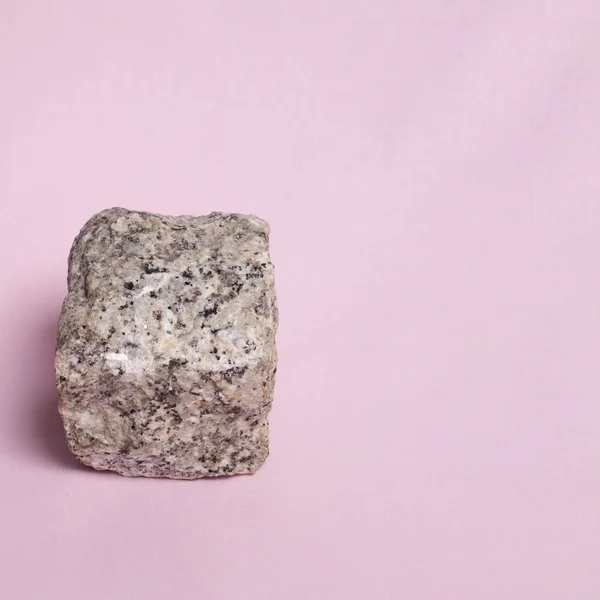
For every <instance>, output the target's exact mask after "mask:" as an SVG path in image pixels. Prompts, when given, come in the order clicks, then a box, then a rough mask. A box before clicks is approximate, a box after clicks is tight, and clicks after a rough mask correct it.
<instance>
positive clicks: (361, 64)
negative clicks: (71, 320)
mask: <svg viewBox="0 0 600 600" xmlns="http://www.w3.org/2000/svg"><path fill="white" fill-rule="evenodd" d="M599 31H600V5H599V4H598V2H597V1H595V0H588V1H586V0H568V1H566V0H563V1H558V0H547V1H533V0H508V1H492V2H489V1H488V2H482V1H480V0H455V1H448V0H424V1H416V0H411V1H406V0H397V1H391V0H390V1H385V0H375V1H373V0H365V1H360V0H356V1H354V0H353V1H346V2H342V1H327V2H324V1H319V0H302V1H298V2H285V1H279V0H276V1H275V0H272V1H267V0H261V1H257V0H252V1H250V0H248V1H232V2H207V1H192V0H188V1H184V0H170V1H166V0H165V1H164V2H160V1H157V0H145V1H141V0H132V1H128V2H121V1H117V0H109V1H104V2H88V1H84V2H80V1H75V0H71V1H67V0H57V1H54V2H43V1H42V0H18V1H17V0H8V1H6V0H4V1H0V82H1V83H0V86H1V92H0V132H1V135H0V204H1V207H0V211H1V215H0V222H1V225H2V231H1V234H0V252H1V263H0V278H1V281H2V285H1V294H0V331H1V342H0V344H1V346H0V360H1V371H0V375H1V379H0V389H1V391H0V598H1V599H2V600H5V599H6V600H20V599H25V600H37V599H40V600H75V599H77V600H79V599H81V598H85V599H87V600H136V599H138V598H143V599H145V600H158V599H163V598H177V599H179V600H187V599H198V598H201V599H207V600H213V599H214V600H271V599H273V600H279V599H281V600H297V599H298V600H299V599H311V600H312V599H343V600H371V599H375V600H379V599H382V600H384V599H394V600H396V599H407V600H438V599H442V600H482V599H483V600H598V598H600V401H599V395H600V368H599V361H600V36H599V35H598V32H599ZM115 205H116V206H125V207H128V208H133V209H142V210H149V211H156V212H162V213H170V214H182V213H193V214H204V213H207V212H210V211H213V210H221V211H237V212H251V213H256V214H258V215H260V216H261V217H263V218H265V219H267V220H268V221H269V222H270V223H271V226H272V257H273V261H274V262H275V264H276V275H277V287H278V295H279V305H280V311H281V325H280V330H279V334H278V346H279V354H280V364H279V372H278V382H277V388H276V401H275V405H274V410H273V412H272V419H271V452H272V454H271V457H270V458H269V459H268V462H267V463H266V464H265V466H264V467H263V469H261V471H260V472H259V473H258V474H257V475H255V476H253V477H242V478H233V479H220V480H213V481H207V480H199V481H192V482H180V481H167V480H144V479H127V478H122V477H119V476H117V475H113V474H103V473H96V472H94V471H91V470H88V469H86V468H84V467H80V466H78V465H77V464H76V462H75V461H74V460H73V459H72V458H71V457H70V455H69V453H68V452H67V450H66V447H65V443H64V438H63V435H62V430H61V425H60V420H59V418H58V416H57V412H56V394H55V390H54V381H53V367H52V360H53V351H54V339H55V331H56V320H57V316H58V313H59V309H60V304H61V301H62V298H63V296H64V294H65V290H66V283H65V275H66V260H67V254H68V251H69V247H70V244H71V241H72V239H73V237H74V236H75V234H76V233H77V232H78V230H79V228H80V227H81V226H82V225H83V223H84V222H85V221H86V220H87V218H88V217H90V216H91V215H92V214H93V213H95V212H97V211H99V210H101V209H103V208H106V207H109V206H115Z"/></svg>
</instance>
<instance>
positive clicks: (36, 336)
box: [12, 295, 85, 469]
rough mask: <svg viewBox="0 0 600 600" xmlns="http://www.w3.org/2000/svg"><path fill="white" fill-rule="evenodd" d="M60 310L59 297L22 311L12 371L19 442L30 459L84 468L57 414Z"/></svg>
mask: <svg viewBox="0 0 600 600" xmlns="http://www.w3.org/2000/svg"><path fill="white" fill-rule="evenodd" d="M60 308H61V299H59V296H58V295H57V297H56V298H55V299H53V301H52V302H46V303H44V305H43V306H42V307H40V306H22V307H21V308H20V310H19V319H18V321H17V323H15V330H18V331H19V332H20V336H19V338H18V339H19V343H18V348H17V352H16V353H15V354H16V361H15V365H14V368H13V372H12V376H13V377H14V378H15V379H14V381H15V382H18V387H17V389H18V392H17V394H16V396H17V398H16V399H17V400H18V407H17V415H18V416H19V422H18V423H16V424H15V431H16V433H17V434H18V437H17V438H16V443H17V445H18V447H19V448H20V449H21V450H22V455H25V456H26V457H27V458H29V459H32V460H35V461H39V462H45V463H50V464H52V465H54V466H55V467H60V468H67V469H85V467H84V466H83V465H81V464H80V463H79V462H78V461H77V460H76V459H75V457H74V456H73V455H72V454H71V452H70V451H69V449H68V447H67V441H66V437H65V432H64V429H63V426H62V420H61V418H60V415H59V413H58V393H57V390H56V383H55V377H54V353H55V350H56V333H57V326H58V317H59V314H60ZM19 324H21V327H20V328H19ZM13 339H16V336H15V338H13Z"/></svg>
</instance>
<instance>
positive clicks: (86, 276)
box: [56, 208, 278, 479]
mask: <svg viewBox="0 0 600 600" xmlns="http://www.w3.org/2000/svg"><path fill="white" fill-rule="evenodd" d="M268 235H269V226H268V224H267V223H266V222H265V221H263V220H261V219H259V218H258V217H255V216H250V215H239V214H224V213H212V214H210V215H208V216H203V217H191V216H183V217H168V216H163V215H156V214H150V213H143V212H133V211H129V210H126V209H123V208H112V209H108V210H105V211H103V212H101V213H99V214H97V215H95V216H94V217H92V218H91V219H90V220H89V221H88V222H87V223H86V225H85V226H84V227H83V229H82V231H81V233H80V234H79V235H78V236H77V238H76V239H75V242H74V244H73V248H72V249H71V254H70V257H69V276H68V283H69V293H68V295H67V297H66V299H65V301H64V305H63V310H62V314H61V317H60V321H59V333H58V345H57V352H56V377H57V385H58V390H59V411H60V414H61V416H62V419H63V422H64V426H65V430H66V434H67V441H68V445H69V448H70V449H71V451H72V452H73V454H75V456H76V457H77V458H78V459H79V460H80V461H81V462H83V463H85V464H86V465H90V466H91V467H94V468H95V469H101V470H104V469H108V470H112V471H116V472H118V473H120V474H122V475H132V476H135V475H141V476H148V477H172V478H179V479H192V478H196V477H208V476H217V475H234V474H240V473H253V472H254V471H256V469H258V467H259V466H260V465H261V464H262V463H263V462H264V460H265V458H266V457H267V454H268V452H269V450H268V422H267V416H268V413H269V410H270V408H271V403H272V399H273V387H274V383H275V371H276V363H277V353H276V349H275V332H276V329H277V320H278V313H277V307H276V301H275V290H274V280H273V265H272V264H271V261H270V259H269V249H268Z"/></svg>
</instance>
